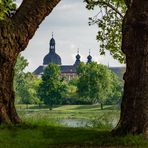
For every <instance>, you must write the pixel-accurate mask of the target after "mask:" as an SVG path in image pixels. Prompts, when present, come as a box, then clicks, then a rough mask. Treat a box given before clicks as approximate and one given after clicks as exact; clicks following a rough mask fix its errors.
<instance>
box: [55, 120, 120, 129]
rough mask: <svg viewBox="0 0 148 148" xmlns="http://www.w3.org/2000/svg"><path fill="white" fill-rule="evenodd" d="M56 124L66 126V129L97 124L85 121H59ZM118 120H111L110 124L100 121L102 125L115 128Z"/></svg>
mask: <svg viewBox="0 0 148 148" xmlns="http://www.w3.org/2000/svg"><path fill="white" fill-rule="evenodd" d="M58 122H59V123H60V124H61V125H63V126H67V127H94V126H96V125H97V124H100V122H99V123H97V122H94V121H89V120H86V119H60V120H58ZM117 122H118V120H117V119H115V120H112V121H110V122H107V123H105V122H104V121H102V124H110V125H111V126H112V127H115V126H116V125H117Z"/></svg>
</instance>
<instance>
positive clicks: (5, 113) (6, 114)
mask: <svg viewBox="0 0 148 148" xmlns="http://www.w3.org/2000/svg"><path fill="white" fill-rule="evenodd" d="M12 56H14V55H13V54H12ZM0 58H1V59H0V123H4V124H9V123H14V124H17V123H20V121H21V120H20V118H19V117H18V115H17V113H16V109H15V106H14V98H15V94H14V90H13V77H14V69H13V68H14V64H15V60H16V57H15V58H12V59H14V60H13V61H11V62H10V61H9V60H8V59H3V58H2V55H1V54H0Z"/></svg>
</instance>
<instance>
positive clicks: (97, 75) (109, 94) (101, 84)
mask: <svg viewBox="0 0 148 148" xmlns="http://www.w3.org/2000/svg"><path fill="white" fill-rule="evenodd" d="M77 72H78V75H79V81H78V94H79V96H80V97H82V98H83V99H87V100H91V101H92V103H100V104H102V105H103V104H104V103H105V102H106V100H107V99H109V98H110V99H111V98H114V97H115V96H116V99H119V98H120V96H121V90H118V87H119V86H120V82H119V80H118V78H117V76H116V75H115V74H114V73H113V72H111V71H110V70H109V69H108V68H107V67H106V66H104V65H101V64H97V63H95V62H92V63H89V64H84V63H81V64H80V65H79V67H78V69H77Z"/></svg>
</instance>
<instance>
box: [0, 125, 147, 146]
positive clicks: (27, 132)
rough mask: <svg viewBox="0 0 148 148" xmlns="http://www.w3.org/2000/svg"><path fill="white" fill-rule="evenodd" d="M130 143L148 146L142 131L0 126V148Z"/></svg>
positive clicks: (124, 144) (131, 144)
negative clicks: (120, 134)
mask: <svg viewBox="0 0 148 148" xmlns="http://www.w3.org/2000/svg"><path fill="white" fill-rule="evenodd" d="M73 146H77V147H78V146H80V147H95V146H97V147H99V146H101V147H103V146H104V147H106V146H111V147H119V146H122V147H133V148H136V147H138V148H142V147H143V148H147V147H148V141H146V140H144V138H143V137H142V135H140V136H131V135H128V136H126V137H112V135H111V134H110V131H104V130H98V129H84V128H68V127H56V126H37V125H21V126H17V127H13V126H10V127H7V128H3V127H1V128H0V147H1V148H47V147H57V148H61V147H63V148H64V147H69V148H70V147H73Z"/></svg>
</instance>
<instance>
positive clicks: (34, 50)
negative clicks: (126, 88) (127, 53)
mask: <svg viewBox="0 0 148 148" xmlns="http://www.w3.org/2000/svg"><path fill="white" fill-rule="evenodd" d="M16 2H17V3H18V4H19V3H20V2H21V0H17V1H16ZM97 9H99V8H97ZM97 9H96V10H95V11H89V10H87V9H86V8H85V3H83V0H61V2H60V3H59V4H58V5H57V6H56V8H54V10H53V12H52V13H51V14H50V15H49V16H48V17H47V18H46V19H45V20H44V22H42V24H41V25H40V27H39V29H38V30H37V31H36V34H35V35H34V37H33V38H32V40H31V41H30V42H29V45H28V47H27V49H26V50H25V51H24V52H22V55H23V56H24V57H25V58H26V59H27V60H28V62H29V66H28V67H27V69H26V70H27V71H31V72H32V71H34V70H35V69H36V68H37V67H38V66H39V65H42V63H43V58H44V56H45V55H46V54H47V53H48V51H49V41H50V39H51V36H52V32H54V39H55V41H56V53H57V54H59V55H60V56H61V59H62V64H63V65H70V64H74V62H75V56H76V54H77V49H78V48H79V50H80V55H81V61H84V62H86V60H87V56H88V54H89V49H91V55H92V57H93V61H96V62H98V63H102V64H105V65H108V63H109V65H110V66H115V67H117V66H123V65H121V64H119V62H118V61H116V60H114V59H113V58H112V57H111V56H110V55H109V53H107V54H106V55H105V56H100V55H99V45H98V42H97V41H96V35H97V31H98V28H97V26H96V25H93V26H89V25H88V21H89V20H88V18H89V17H91V16H94V15H95V14H96V13H97ZM98 11H99V10H98Z"/></svg>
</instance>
